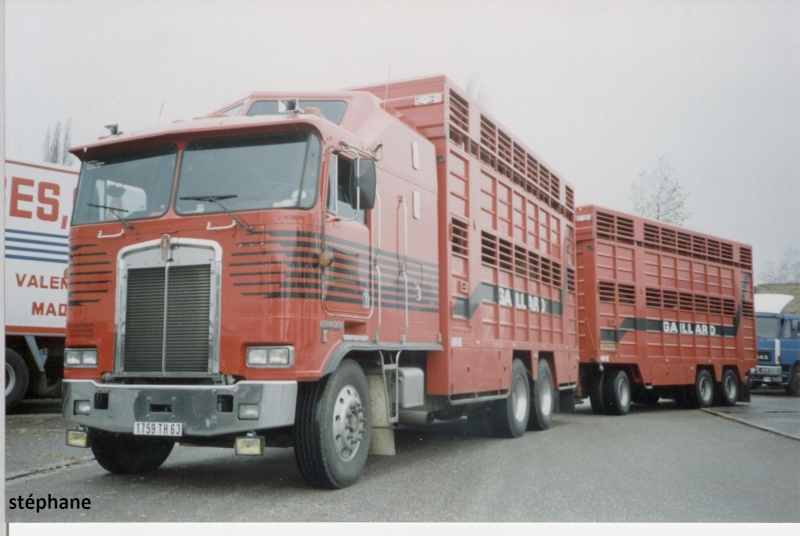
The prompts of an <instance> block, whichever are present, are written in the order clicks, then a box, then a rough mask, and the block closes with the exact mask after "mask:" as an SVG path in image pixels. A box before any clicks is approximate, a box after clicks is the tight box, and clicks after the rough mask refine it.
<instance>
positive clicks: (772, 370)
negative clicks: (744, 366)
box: [750, 365, 782, 383]
mask: <svg viewBox="0 0 800 536" xmlns="http://www.w3.org/2000/svg"><path fill="white" fill-rule="evenodd" d="M781 375H782V370H781V366H780V365H758V366H756V367H753V368H752V369H750V379H752V380H757V381H761V382H768V383H769V382H774V383H781Z"/></svg>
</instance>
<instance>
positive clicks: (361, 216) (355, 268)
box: [321, 153, 375, 333]
mask: <svg viewBox="0 0 800 536" xmlns="http://www.w3.org/2000/svg"><path fill="white" fill-rule="evenodd" d="M352 166H353V159H352V158H351V157H349V156H348V155H345V154H341V153H331V154H330V155H329V158H328V191H327V205H326V212H325V223H324V231H323V249H324V251H326V252H327V253H328V254H329V255H330V258H331V262H330V265H329V266H327V267H323V269H322V284H321V295H322V303H323V309H324V310H325V312H326V313H327V314H328V315H330V316H331V317H335V318H336V319H338V320H341V319H345V320H346V319H348V318H349V319H353V320H354V321H358V320H362V321H364V322H366V320H367V319H368V318H370V317H371V316H372V314H373V311H374V302H375V296H374V293H375V288H374V277H373V266H372V247H373V244H372V233H371V229H370V226H369V225H368V219H369V218H368V215H367V211H365V210H355V209H353V208H352V206H351V203H350V195H349V194H350V184H349V181H350V171H351V169H352ZM357 323H358V322H357ZM365 333H366V332H365Z"/></svg>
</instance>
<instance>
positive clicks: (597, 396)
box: [589, 372, 606, 415]
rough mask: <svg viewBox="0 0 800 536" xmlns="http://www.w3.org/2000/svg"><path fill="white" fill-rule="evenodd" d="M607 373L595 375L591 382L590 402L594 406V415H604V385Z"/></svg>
mask: <svg viewBox="0 0 800 536" xmlns="http://www.w3.org/2000/svg"><path fill="white" fill-rule="evenodd" d="M605 379H606V373H605V372H601V373H599V374H594V375H593V376H592V377H591V379H590V380H589V402H591V404H592V413H594V414H595V415H600V414H602V413H603V383H604V382H605Z"/></svg>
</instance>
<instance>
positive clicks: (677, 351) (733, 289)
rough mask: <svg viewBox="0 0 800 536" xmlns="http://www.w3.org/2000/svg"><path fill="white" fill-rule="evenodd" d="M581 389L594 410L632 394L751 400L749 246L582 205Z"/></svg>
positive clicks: (700, 402)
mask: <svg viewBox="0 0 800 536" xmlns="http://www.w3.org/2000/svg"><path fill="white" fill-rule="evenodd" d="M576 245H577V264H578V304H579V305H578V317H579V319H580V321H579V324H580V328H579V333H580V336H579V339H580V388H579V391H578V394H579V396H581V397H585V396H587V395H588V397H589V398H590V400H591V406H592V410H593V411H594V412H595V413H605V414H612V415H622V414H625V413H627V412H628V409H629V407H630V404H631V401H633V402H640V403H651V404H652V403H656V402H658V400H659V398H661V397H664V398H674V399H675V400H676V402H677V403H678V405H679V406H683V407H708V406H710V405H711V404H713V403H717V404H721V405H733V404H735V403H736V402H737V400H740V399H741V400H745V401H746V400H749V390H748V389H747V382H746V377H747V373H748V372H749V371H750V369H751V368H752V367H754V366H755V365H756V364H757V357H756V330H755V314H754V307H753V253H752V249H751V248H750V247H749V246H746V245H744V244H739V243H737V242H732V241H729V240H724V239H721V238H716V237H712V236H708V235H704V234H700V233H696V232H692V231H689V230H687V229H683V228H680V227H676V226H673V225H667V224H664V223H661V222H657V221H652V220H648V219H645V218H641V217H638V216H632V215H629V214H623V213H621V212H617V211H612V210H607V209H604V208H599V207H594V206H587V207H578V209H577V211H576Z"/></svg>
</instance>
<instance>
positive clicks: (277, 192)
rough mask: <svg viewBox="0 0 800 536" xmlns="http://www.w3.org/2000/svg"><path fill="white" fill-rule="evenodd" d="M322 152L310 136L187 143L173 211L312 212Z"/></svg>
mask: <svg viewBox="0 0 800 536" xmlns="http://www.w3.org/2000/svg"><path fill="white" fill-rule="evenodd" d="M320 152H321V146H320V141H319V138H317V137H316V136H315V135H313V134H311V133H309V132H291V133H282V134H270V135H266V136H257V137H248V138H235V139H222V140H203V141H196V142H193V143H190V144H189V145H188V146H187V147H186V151H185V153H184V155H183V160H182V163H181V172H180V178H179V179H178V196H177V197H178V199H177V201H176V204H175V210H176V211H177V212H178V213H179V214H198V213H203V212H207V213H214V212H226V211H231V212H235V211H242V210H260V209H268V208H279V207H280V208H310V207H312V206H314V204H315V203H316V199H317V183H318V177H319V169H320Z"/></svg>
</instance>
